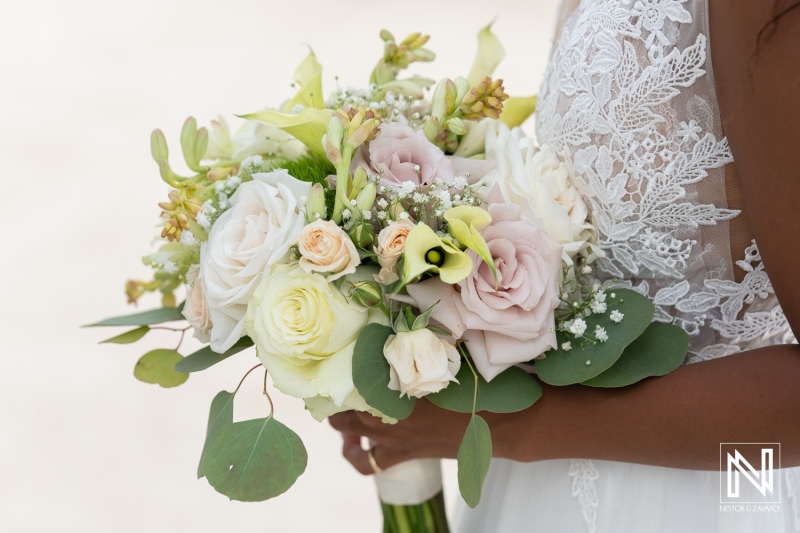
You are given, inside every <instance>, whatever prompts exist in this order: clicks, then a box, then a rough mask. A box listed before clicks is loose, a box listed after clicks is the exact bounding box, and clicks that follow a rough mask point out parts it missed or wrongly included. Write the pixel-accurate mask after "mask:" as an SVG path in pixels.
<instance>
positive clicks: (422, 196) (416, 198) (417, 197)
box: [411, 192, 425, 204]
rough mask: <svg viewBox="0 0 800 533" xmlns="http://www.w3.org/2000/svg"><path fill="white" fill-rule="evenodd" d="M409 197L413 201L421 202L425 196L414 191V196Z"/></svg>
mask: <svg viewBox="0 0 800 533" xmlns="http://www.w3.org/2000/svg"><path fill="white" fill-rule="evenodd" d="M411 199H412V200H413V201H414V203H417V204H421V203H423V202H424V201H425V196H424V195H422V194H420V193H418V192H415V193H414V196H412V197H411Z"/></svg>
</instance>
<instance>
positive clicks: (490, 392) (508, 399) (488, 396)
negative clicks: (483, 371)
mask: <svg viewBox="0 0 800 533" xmlns="http://www.w3.org/2000/svg"><path fill="white" fill-rule="evenodd" d="M456 379H457V380H458V383H454V382H451V383H450V384H449V385H448V386H447V388H444V389H442V390H441V391H439V392H437V393H435V394H428V395H427V396H426V398H427V399H428V400H430V401H431V402H432V403H434V404H436V405H438V406H439V407H441V408H443V409H447V410H449V411H455V412H457V413H471V412H472V400H473V396H474V393H475V378H474V377H473V375H472V371H471V370H470V369H469V366H467V365H466V364H462V365H461V369H460V370H459V371H458V373H457V374H456ZM541 396H542V386H541V385H539V382H538V381H536V379H535V378H534V377H533V376H531V375H530V374H528V373H527V372H525V371H524V370H522V369H521V368H517V367H515V366H512V367H510V368H508V369H507V370H504V371H503V372H502V373H501V374H498V375H497V376H496V377H495V378H494V379H493V380H492V381H490V382H488V383H487V382H486V380H485V379H483V377H482V376H480V375H479V376H478V397H477V400H476V402H475V411H490V412H492V413H514V412H516V411H522V410H523V409H527V408H528V407H530V406H531V405H533V403H534V402H535V401H536V400H538V399H539V398H541Z"/></svg>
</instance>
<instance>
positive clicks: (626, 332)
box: [535, 289, 655, 385]
mask: <svg viewBox="0 0 800 533" xmlns="http://www.w3.org/2000/svg"><path fill="white" fill-rule="evenodd" d="M613 292H614V293H615V294H616V298H611V295H608V297H607V300H606V302H607V303H608V310H609V312H608V313H603V314H602V315H594V314H593V315H591V316H588V317H586V318H585V319H584V320H586V323H587V325H588V328H587V330H586V333H587V334H590V333H591V332H592V331H593V330H594V328H595V326H600V327H603V328H605V330H606V332H607V333H608V340H607V341H606V342H599V341H597V342H592V341H590V340H588V339H586V338H581V339H576V338H575V337H574V336H572V335H571V334H569V333H565V332H563V331H559V332H557V334H556V336H557V338H558V348H557V349H555V350H550V351H549V352H547V354H546V357H545V358H544V359H537V360H536V361H535V365H536V373H537V375H538V376H539V378H540V379H541V380H542V381H544V382H545V383H549V384H550V385H572V384H574V383H581V382H584V381H586V380H588V379H591V378H593V377H595V376H598V375H600V374H601V373H603V372H605V371H606V370H608V369H609V368H611V366H612V365H613V364H614V363H616V361H617V360H618V359H619V358H620V356H621V355H622V352H623V350H624V349H625V347H626V346H628V345H629V344H630V343H632V342H633V341H634V340H635V339H636V338H638V337H639V336H640V335H641V334H642V333H644V331H645V329H647V326H648V325H649V324H650V321H651V320H652V319H653V314H654V311H655V308H654V306H653V303H652V302H651V301H650V300H648V299H647V298H645V297H644V296H642V295H641V294H639V293H637V292H635V291H632V290H629V289H614V291H613ZM614 309H616V310H618V311H620V312H621V313H624V315H625V318H624V319H623V320H622V322H620V323H619V324H617V323H614V322H612V321H611V319H610V318H609V315H610V311H611V310H614ZM566 341H569V342H571V344H572V349H571V350H568V351H564V350H563V349H562V348H561V346H562V344H563V343H564V342H566ZM587 361H588V364H587Z"/></svg>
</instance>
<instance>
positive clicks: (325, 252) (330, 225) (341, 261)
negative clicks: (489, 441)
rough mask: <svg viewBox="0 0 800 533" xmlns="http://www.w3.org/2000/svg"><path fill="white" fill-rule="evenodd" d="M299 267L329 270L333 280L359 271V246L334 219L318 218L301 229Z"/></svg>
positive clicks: (321, 270) (310, 269)
mask: <svg viewBox="0 0 800 533" xmlns="http://www.w3.org/2000/svg"><path fill="white" fill-rule="evenodd" d="M297 247H298V248H299V249H300V254H301V255H302V257H301V258H300V267H301V268H302V269H303V270H305V271H306V273H311V272H312V271H313V272H330V273H331V274H333V275H332V276H330V277H328V281H333V280H335V279H337V278H340V277H342V276H344V275H347V274H352V273H353V272H355V271H356V267H357V266H358V265H359V264H361V259H360V258H359V257H358V250H356V246H355V245H354V244H353V241H352V240H350V237H349V236H348V235H347V233H345V232H344V230H343V229H342V228H340V227H339V226H338V225H337V224H336V222H333V221H332V220H315V221H314V222H312V223H311V224H308V225H307V226H306V227H304V228H303V230H302V231H301V232H300V241H299V242H298V244H297Z"/></svg>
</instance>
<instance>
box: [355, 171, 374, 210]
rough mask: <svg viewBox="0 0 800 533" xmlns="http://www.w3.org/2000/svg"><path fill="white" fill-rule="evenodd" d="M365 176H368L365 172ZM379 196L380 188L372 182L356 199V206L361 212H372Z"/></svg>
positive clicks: (365, 186)
mask: <svg viewBox="0 0 800 533" xmlns="http://www.w3.org/2000/svg"><path fill="white" fill-rule="evenodd" d="M356 174H358V172H356ZM364 174H365V175H366V172H364ZM377 195H378V188H377V187H376V186H375V184H374V183H372V182H369V183H367V184H366V185H364V188H363V189H361V192H360V193H358V196H357V197H356V206H357V207H358V209H359V210H360V211H371V210H372V206H373V205H374V204H375V198H376V196H377Z"/></svg>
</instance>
